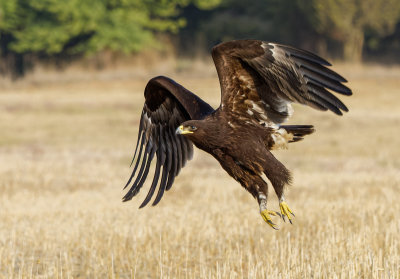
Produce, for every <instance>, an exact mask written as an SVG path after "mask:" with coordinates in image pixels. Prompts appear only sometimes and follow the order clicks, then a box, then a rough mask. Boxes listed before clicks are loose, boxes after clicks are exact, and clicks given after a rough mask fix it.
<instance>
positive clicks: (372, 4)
mask: <svg viewBox="0 0 400 279" xmlns="http://www.w3.org/2000/svg"><path fill="white" fill-rule="evenodd" d="M297 1H298V3H299V6H300V7H301V8H302V9H303V11H312V12H306V13H305V15H307V17H308V19H309V20H310V22H312V26H314V28H315V30H316V31H317V32H319V33H320V34H327V35H328V36H330V37H332V38H334V39H336V40H338V41H340V42H342V43H343V45H344V50H343V52H344V58H345V59H347V60H361V54H362V48H363V43H364V37H365V32H367V31H369V32H372V33H375V34H376V35H377V36H383V35H386V34H389V33H391V32H393V31H394V28H395V26H396V23H397V22H398V21H399V19H400V1H398V0H311V1H310V0H297Z"/></svg>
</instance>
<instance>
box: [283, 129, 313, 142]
mask: <svg viewBox="0 0 400 279" xmlns="http://www.w3.org/2000/svg"><path fill="white" fill-rule="evenodd" d="M279 128H283V129H285V130H286V132H288V134H292V135H293V139H292V140H290V141H289V142H296V141H299V140H302V139H303V137H304V136H306V135H309V134H312V133H314V131H315V129H314V126H313V125H281V126H280V127H279Z"/></svg>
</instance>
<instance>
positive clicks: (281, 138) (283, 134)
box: [271, 128, 293, 150]
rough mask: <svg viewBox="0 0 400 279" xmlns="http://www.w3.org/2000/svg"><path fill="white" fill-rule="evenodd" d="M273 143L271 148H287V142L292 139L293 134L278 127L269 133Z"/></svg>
mask: <svg viewBox="0 0 400 279" xmlns="http://www.w3.org/2000/svg"><path fill="white" fill-rule="evenodd" d="M271 137H272V140H273V141H274V145H273V146H272V148H271V149H275V150H276V149H288V144H289V142H290V141H291V140H293V134H289V133H288V132H287V131H286V130H285V129H283V128H280V129H277V130H275V131H274V132H273V133H272V134H271Z"/></svg>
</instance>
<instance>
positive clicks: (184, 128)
mask: <svg viewBox="0 0 400 279" xmlns="http://www.w3.org/2000/svg"><path fill="white" fill-rule="evenodd" d="M206 130H207V123H205V121H202V120H189V121H186V122H183V123H182V124H181V125H180V126H179V127H178V128H177V129H176V134H178V135H183V136H185V137H186V138H188V139H190V140H191V141H192V142H194V143H195V144H196V143H198V142H202V141H204V140H205V138H207V132H206Z"/></svg>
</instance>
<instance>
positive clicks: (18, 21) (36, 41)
mask: <svg viewBox="0 0 400 279" xmlns="http://www.w3.org/2000/svg"><path fill="white" fill-rule="evenodd" d="M189 3H190V1H189V0H173V1H166V0H162V1H159V0H158V1H157V0H84V1H82V0H68V1H64V0H0V33H1V34H2V35H5V34H7V35H10V36H11V37H12V39H11V40H10V42H9V45H7V47H8V48H9V50H11V51H14V52H16V53H43V54H46V55H53V54H60V53H64V54H75V53H93V52H97V51H100V50H104V49H110V50H113V51H122V52H125V53H129V52H135V51H139V50H141V49H142V48H143V47H144V46H146V45H149V44H151V43H152V42H153V39H154V33H155V32H175V33H176V32H177V31H178V30H179V28H181V27H182V26H184V24H185V20H184V19H183V18H181V17H179V8H180V7H184V6H186V5H188V4H189ZM195 3H196V5H198V6H199V7H202V8H210V7H214V6H215V5H217V4H218V3H219V0H196V1H195Z"/></svg>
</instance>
